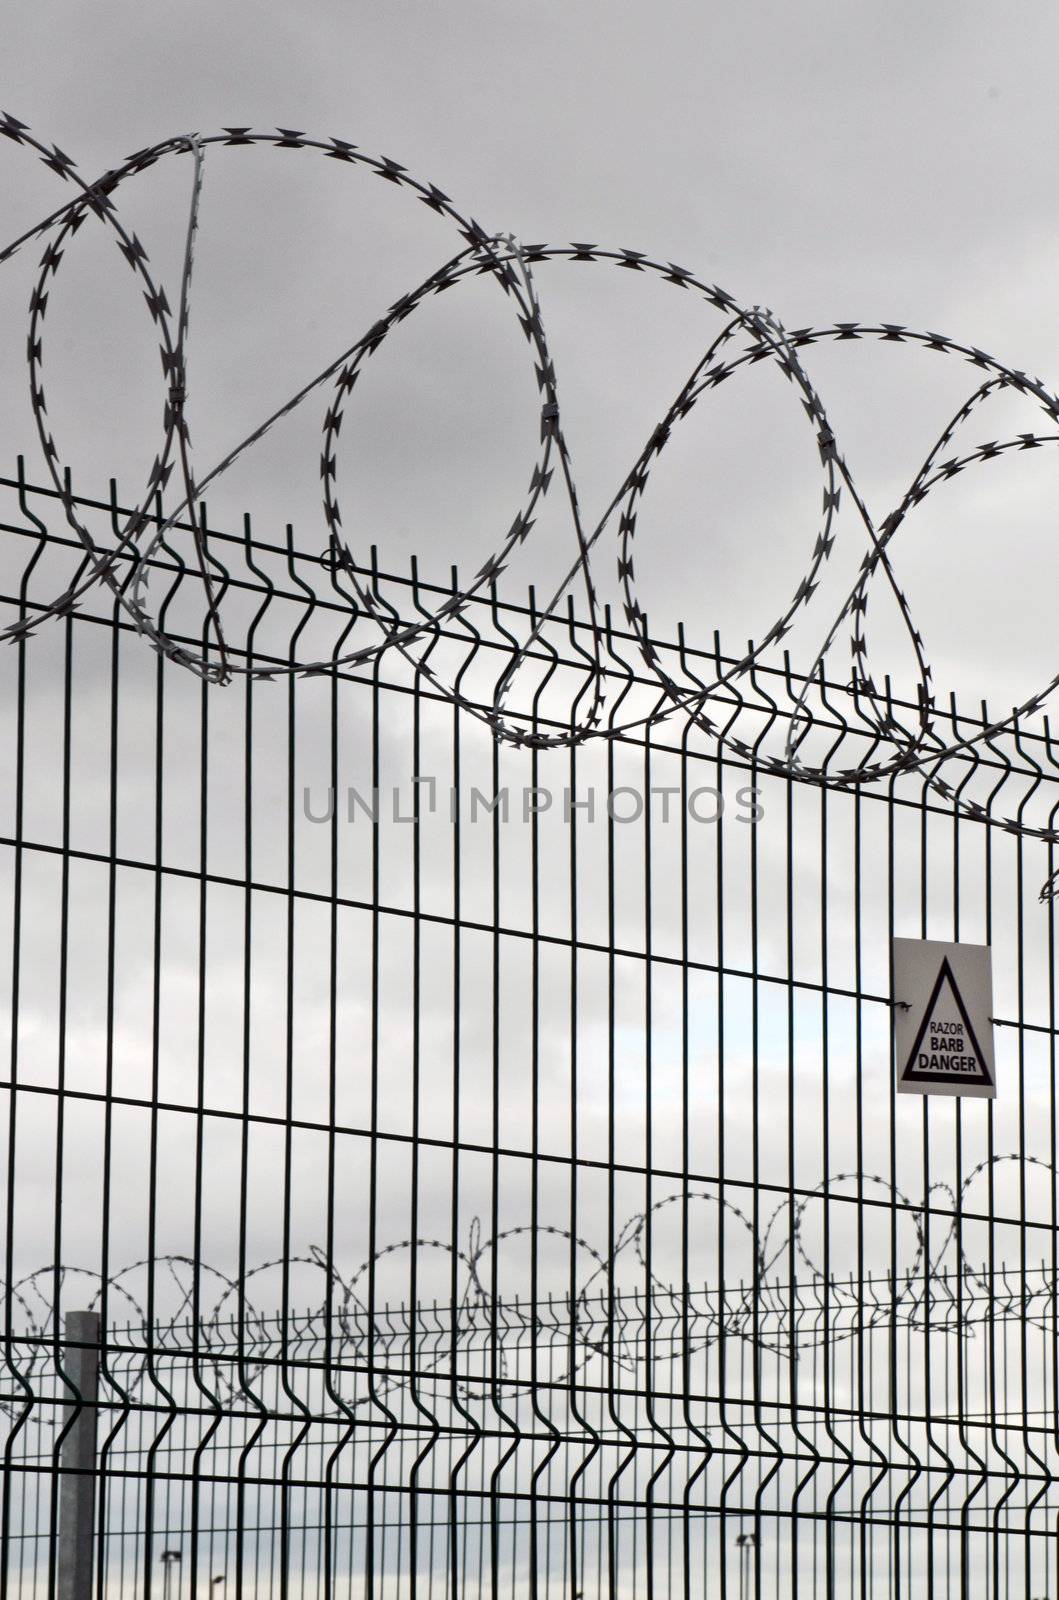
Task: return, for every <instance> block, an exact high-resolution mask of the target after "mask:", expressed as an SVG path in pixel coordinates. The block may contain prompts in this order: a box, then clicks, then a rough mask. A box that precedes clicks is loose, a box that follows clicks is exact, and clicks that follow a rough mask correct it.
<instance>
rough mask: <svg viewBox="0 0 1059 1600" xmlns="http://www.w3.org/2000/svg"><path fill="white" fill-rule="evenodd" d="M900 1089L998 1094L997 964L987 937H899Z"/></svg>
mask: <svg viewBox="0 0 1059 1600" xmlns="http://www.w3.org/2000/svg"><path fill="white" fill-rule="evenodd" d="M893 965H894V1046H895V1057H896V1070H897V1092H898V1093H899V1094H959V1095H979V1096H986V1097H987V1098H992V1097H993V1096H994V1095H995V1094H996V1072H995V1064H994V1058H993V970H992V957H991V953H990V949H989V946H988V945H985V944H946V943H944V942H943V941H941V940H938V939H895V940H894V942H893Z"/></svg>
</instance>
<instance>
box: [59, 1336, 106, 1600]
mask: <svg viewBox="0 0 1059 1600" xmlns="http://www.w3.org/2000/svg"><path fill="white" fill-rule="evenodd" d="M65 1329H66V1350H65V1353H64V1359H65V1363H66V1371H67V1373H68V1374H69V1377H70V1381H71V1382H72V1383H73V1384H75V1385H76V1386H77V1390H78V1393H79V1394H80V1397H81V1400H80V1404H71V1405H69V1406H67V1408H66V1414H65V1418H64V1420H65V1421H67V1422H69V1419H70V1417H71V1416H73V1417H74V1422H73V1424H72V1425H71V1427H70V1431H69V1433H68V1434H67V1435H66V1438H65V1439H64V1440H63V1445H62V1463H61V1466H60V1473H61V1477H60V1480H59V1565H58V1577H59V1584H58V1591H57V1596H58V1600H92V1566H93V1559H92V1558H93V1550H94V1545H95V1506H96V1476H95V1468H96V1397H97V1393H98V1374H99V1313H98V1312H96V1311H68V1312H67V1313H66V1319H65Z"/></svg>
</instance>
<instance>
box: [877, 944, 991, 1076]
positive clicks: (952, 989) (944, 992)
mask: <svg viewBox="0 0 1059 1600" xmlns="http://www.w3.org/2000/svg"><path fill="white" fill-rule="evenodd" d="M900 1081H901V1082H902V1083H916V1084H919V1083H945V1084H950V1085H956V1084H960V1083H980V1084H985V1085H987V1086H988V1087H989V1088H990V1089H991V1088H993V1074H992V1072H991V1071H990V1070H989V1059H988V1057H987V1056H986V1054H985V1052H984V1051H983V1050H982V1048H981V1046H980V1045H979V1043H978V1040H977V1038H976V1036H975V1031H974V1028H973V1027H972V1026H971V1019H970V1017H969V1016H968V1015H967V1007H966V1006H965V1005H964V1003H963V997H962V995H961V994H960V990H959V987H958V985H957V983H956V979H955V978H954V977H953V975H952V968H951V967H950V966H949V963H948V958H947V957H945V956H942V958H941V966H940V967H939V969H938V976H937V979H936V981H935V984H934V987H933V989H932V990H931V991H930V999H929V1000H928V1001H927V1003H926V1006H925V1008H924V1011H923V1020H922V1021H921V1022H920V1024H919V1027H918V1029H917V1030H916V1037H915V1042H914V1044H913V1045H912V1049H911V1050H910V1052H909V1055H908V1060H907V1061H906V1062H905V1065H904V1069H903V1070H902V1072H901V1077H900Z"/></svg>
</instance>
